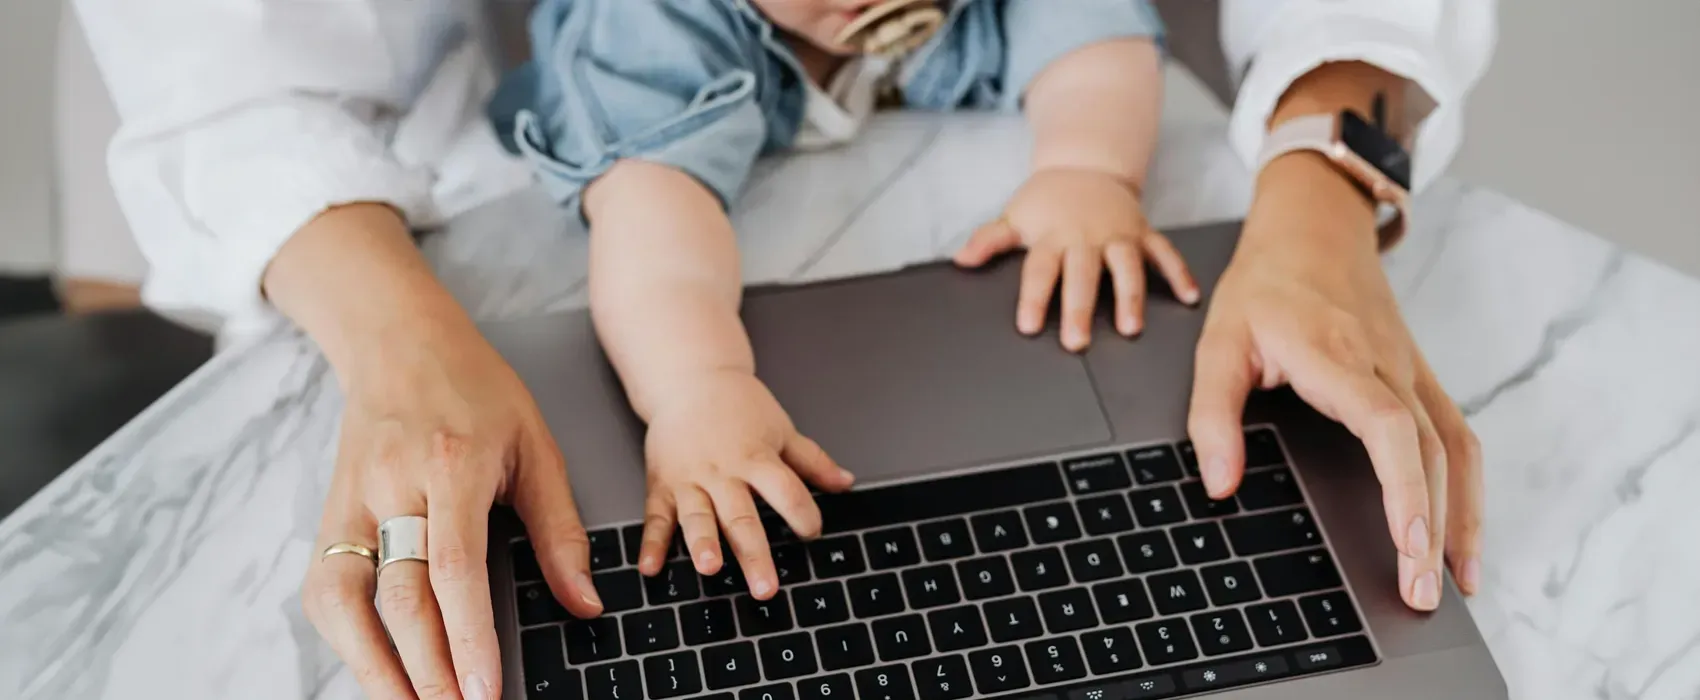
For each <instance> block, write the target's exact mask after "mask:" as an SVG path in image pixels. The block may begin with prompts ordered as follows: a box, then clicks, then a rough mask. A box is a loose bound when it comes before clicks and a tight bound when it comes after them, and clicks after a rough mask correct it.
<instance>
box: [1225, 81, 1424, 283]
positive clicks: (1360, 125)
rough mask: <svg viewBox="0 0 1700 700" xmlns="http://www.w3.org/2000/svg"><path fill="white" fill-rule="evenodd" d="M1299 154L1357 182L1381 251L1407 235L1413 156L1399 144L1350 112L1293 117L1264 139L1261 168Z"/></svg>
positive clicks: (1385, 133) (1378, 127)
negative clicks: (1318, 158) (1318, 157)
mask: <svg viewBox="0 0 1700 700" xmlns="http://www.w3.org/2000/svg"><path fill="white" fill-rule="evenodd" d="M1378 121H1380V120H1378ZM1294 151H1315V152H1317V153H1320V154H1322V156H1323V157H1325V158H1327V159H1328V162H1330V163H1333V164H1334V167H1335V168H1336V169H1338V170H1339V171H1340V172H1342V173H1345V174H1346V176H1347V177H1350V178H1351V179H1352V181H1353V182H1355V183H1357V185H1358V188H1359V189H1360V190H1362V191H1363V193H1364V194H1365V196H1367V197H1369V199H1370V201H1371V202H1373V203H1374V204H1375V206H1376V222H1377V224H1378V231H1377V233H1378V237H1379V240H1380V246H1381V249H1382V250H1387V249H1388V248H1391V247H1393V245H1394V244H1395V243H1398V242H1399V239H1400V238H1401V237H1403V236H1404V235H1405V226H1406V220H1407V219H1408V218H1409V217H1410V214H1411V153H1410V151H1408V150H1406V149H1405V147H1404V145H1402V144H1400V143H1399V140H1398V139H1395V138H1393V137H1392V136H1390V135H1389V134H1388V133H1387V132H1386V131H1385V130H1383V129H1382V128H1381V127H1380V126H1378V125H1377V124H1374V123H1370V122H1369V121H1368V120H1366V119H1364V118H1363V117H1361V116H1358V114H1357V113H1356V112H1353V111H1351V110H1345V111H1342V112H1340V114H1338V115H1333V114H1312V115H1306V116H1302V117H1294V118H1292V119H1288V120H1287V121H1285V122H1282V123H1281V125H1280V126H1277V127H1275V129H1274V130H1273V131H1270V132H1269V136H1268V137H1266V138H1265V139H1264V142H1263V152H1262V153H1260V154H1258V157H1257V169H1258V170H1259V171H1262V170H1263V168H1264V167H1265V166H1267V165H1269V162H1270V161H1272V160H1275V159H1276V158H1279V157H1281V156H1283V155H1286V154H1288V153H1292V152H1294Z"/></svg>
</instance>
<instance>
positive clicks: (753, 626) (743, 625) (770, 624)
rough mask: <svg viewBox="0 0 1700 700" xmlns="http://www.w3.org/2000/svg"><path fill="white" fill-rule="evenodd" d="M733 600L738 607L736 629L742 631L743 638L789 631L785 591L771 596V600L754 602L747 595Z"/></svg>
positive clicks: (753, 599) (789, 614)
mask: <svg viewBox="0 0 1700 700" xmlns="http://www.w3.org/2000/svg"><path fill="white" fill-rule="evenodd" d="M734 600H736V601H737V606H738V629H740V630H743V632H744V636H746V637H756V636H760V635H764V634H772V633H774V632H784V631H786V630H789V629H791V604H790V602H789V599H788V598H787V597H786V595H785V591H779V592H778V593H775V594H773V598H772V599H771V600H756V599H755V598H752V597H750V596H747V595H741V596H738V597H737V598H736V599H734Z"/></svg>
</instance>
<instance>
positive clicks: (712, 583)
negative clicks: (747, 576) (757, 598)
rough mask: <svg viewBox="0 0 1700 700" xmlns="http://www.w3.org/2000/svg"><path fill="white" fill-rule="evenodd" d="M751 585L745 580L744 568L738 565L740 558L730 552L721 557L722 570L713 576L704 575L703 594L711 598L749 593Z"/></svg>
mask: <svg viewBox="0 0 1700 700" xmlns="http://www.w3.org/2000/svg"><path fill="white" fill-rule="evenodd" d="M749 592H750V586H749V583H748V582H747V581H745V580H744V570H743V569H742V568H741V567H739V566H738V560H737V559H735V558H733V557H732V556H731V555H730V554H729V553H728V554H726V556H722V557H721V564H720V570H719V571H716V572H714V575H713V576H704V577H702V594H703V595H705V596H708V597H710V598H715V597H720V596H729V595H737V594H739V593H749Z"/></svg>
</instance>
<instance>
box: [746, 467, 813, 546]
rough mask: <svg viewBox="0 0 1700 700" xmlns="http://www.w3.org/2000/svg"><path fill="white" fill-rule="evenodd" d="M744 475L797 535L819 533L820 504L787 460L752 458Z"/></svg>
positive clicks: (806, 538) (807, 535)
mask: <svg viewBox="0 0 1700 700" xmlns="http://www.w3.org/2000/svg"><path fill="white" fill-rule="evenodd" d="M743 476H744V481H745V482H746V483H748V484H749V485H750V488H753V489H755V491H756V493H758V494H761V499H762V500H763V501H767V504H768V505H769V506H771V507H772V508H773V511H774V512H775V513H778V514H779V517H781V518H784V519H785V524H787V525H790V526H791V531H792V532H795V533H797V536H798V537H801V538H803V539H805V540H812V539H814V538H816V537H820V528H821V521H820V506H817V505H815V499H814V497H813V496H811V495H809V489H808V487H806V486H804V485H803V481H802V480H801V479H799V478H797V473H796V472H794V471H791V468H790V467H788V466H785V463H784V462H781V461H779V460H778V459H775V458H768V459H760V460H757V461H754V462H751V463H750V464H749V465H748V466H746V467H745V468H744V471H743Z"/></svg>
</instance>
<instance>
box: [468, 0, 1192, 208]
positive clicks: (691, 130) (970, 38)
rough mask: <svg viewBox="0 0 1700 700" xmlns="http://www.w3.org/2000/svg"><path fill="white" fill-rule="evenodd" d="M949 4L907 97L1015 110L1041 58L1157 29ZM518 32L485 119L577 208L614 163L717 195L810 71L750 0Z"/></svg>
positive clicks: (555, 18)
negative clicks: (660, 169)
mask: <svg viewBox="0 0 1700 700" xmlns="http://www.w3.org/2000/svg"><path fill="white" fill-rule="evenodd" d="M946 3H947V5H948V10H949V13H948V19H947V21H946V23H945V25H944V27H943V28H941V30H940V31H939V33H938V34H937V35H935V36H934V37H933V39H932V40H931V41H929V42H928V44H927V45H925V46H923V47H921V48H920V49H919V50H917V51H916V52H915V53H914V54H913V55H912V56H911V57H910V58H909V59H908V60H907V62H906V65H905V67H904V70H903V72H902V74H901V75H900V77H899V87H900V88H901V92H902V96H903V103H904V105H905V106H907V107H912V108H917V109H926V110H954V109H1003V110H1015V109H1018V108H1019V106H1020V101H1021V98H1022V95H1023V93H1025V91H1026V89H1027V86H1028V83H1030V82H1031V81H1032V80H1033V79H1034V78H1035V77H1036V76H1037V75H1038V74H1039V73H1040V72H1041V71H1042V70H1044V68H1045V67H1046V66H1047V65H1049V64H1050V63H1051V62H1052V61H1054V60H1056V59H1058V58H1060V57H1062V56H1063V55H1065V54H1067V53H1069V52H1071V51H1073V50H1075V49H1078V48H1080V47H1083V46H1085V45H1087V44H1091V43H1094V42H1098V41H1102V40H1106V39H1114V38H1123V37H1153V38H1156V37H1158V36H1159V35H1160V33H1161V29H1162V27H1161V24H1160V21H1159V19H1158V17H1157V14H1156V12H1155V11H1154V10H1153V9H1152V8H1151V6H1150V3H1149V2H1148V0H946ZM530 31H531V40H532V60H531V62H530V63H528V64H526V65H524V66H521V67H520V68H518V69H516V70H515V71H514V72H513V73H511V74H510V75H508V76H507V77H506V78H505V79H504V80H503V84H502V86H501V88H500V89H499V90H498V91H497V94H496V96H495V97H494V99H493V100H492V102H491V104H490V117H491V119H492V121H493V122H494V124H495V126H496V129H497V131H498V133H499V134H500V135H501V136H502V138H503V142H504V143H505V144H507V146H508V147H509V148H510V149H511V150H514V151H516V152H518V153H520V154H522V155H523V156H524V157H525V158H526V159H527V160H528V161H530V162H531V164H532V166H533V168H534V169H535V170H536V171H537V173H538V174H539V176H540V178H541V180H542V182H543V184H544V186H545V187H546V188H547V189H548V190H549V192H550V193H551V194H552V195H553V196H554V197H555V198H556V199H557V200H559V201H560V202H561V203H563V204H564V205H566V206H568V207H570V208H573V209H578V207H579V204H580V202H579V195H580V193H581V191H582V190H583V188H584V187H585V186H586V185H589V184H590V183H591V181H593V180H595V179H596V178H597V177H599V176H601V175H602V174H603V173H604V172H606V171H607V170H608V169H609V168H611V167H613V165H614V164H615V163H616V162H618V161H619V160H621V159H624V158H636V159H641V160H646V161H651V162H655V163H659V164H663V165H668V166H671V167H675V168H678V169H679V170H681V171H683V172H685V173H687V174H690V175H691V176H693V177H695V178H696V179H697V180H698V181H700V182H702V183H703V184H704V185H705V186H706V187H708V188H709V189H710V190H711V191H713V192H714V193H715V194H716V195H717V196H719V197H720V201H721V203H722V204H728V205H729V204H730V203H731V202H732V201H733V200H734V199H735V198H736V197H737V194H738V192H739V190H740V189H741V188H742V187H743V185H744V181H745V179H746V178H747V177H748V175H749V171H750V168H751V167H752V165H753V164H754V162H755V159H756V157H757V156H759V155H761V154H763V153H767V152H771V151H776V150H783V149H785V148H788V147H789V146H790V145H791V143H792V140H793V139H794V138H795V137H796V134H797V132H798V129H799V126H800V124H801V122H802V119H803V105H804V98H805V96H806V89H805V83H804V81H805V80H807V78H806V77H805V74H804V72H803V70H802V67H801V65H800V64H799V63H798V61H797V58H796V56H795V55H794V54H793V53H792V51H791V50H790V49H789V48H788V47H787V46H786V45H785V43H784V41H783V40H782V38H781V37H780V36H778V35H777V33H776V31H777V30H776V29H775V27H774V26H773V25H772V24H771V23H770V22H769V21H768V20H767V19H766V18H765V17H764V16H762V14H761V13H760V12H759V11H758V10H757V9H756V8H755V7H754V6H753V5H751V3H750V0H541V2H540V3H539V4H538V6H537V8H536V10H535V11H534V12H533V14H532V17H531V27H530Z"/></svg>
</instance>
